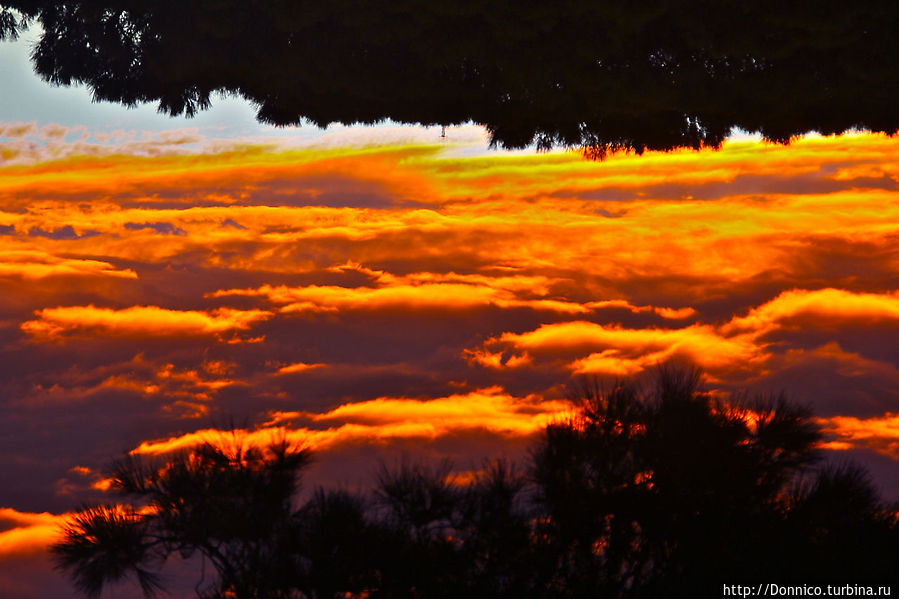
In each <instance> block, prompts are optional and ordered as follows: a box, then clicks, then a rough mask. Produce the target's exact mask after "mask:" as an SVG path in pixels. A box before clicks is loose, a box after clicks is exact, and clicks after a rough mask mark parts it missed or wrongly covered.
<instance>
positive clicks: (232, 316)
mask: <svg viewBox="0 0 899 599" xmlns="http://www.w3.org/2000/svg"><path fill="white" fill-rule="evenodd" d="M35 314H36V315H37V317H38V318H37V319H36V320H29V321H27V322H23V323H22V324H21V328H22V330H23V331H25V332H26V333H28V334H30V335H32V336H34V337H37V338H42V337H58V336H60V335H62V334H63V333H66V332H71V331H78V330H103V331H105V332H108V333H110V334H118V335H149V336H159V335H209V334H220V333H225V332H229V331H239V330H245V329H248V328H250V327H251V326H252V325H253V324H254V323H256V322H259V321H262V320H266V319H267V318H269V317H271V315H272V314H271V312H267V311H264V310H234V309H231V308H218V309H215V310H209V311H197V310H169V309H166V308H160V307H158V306H132V307H130V308H124V309H122V310H114V309H111V308H97V307H95V306H93V305H88V306H67V307H59V308H44V309H43V310H38V311H36V312H35Z"/></svg>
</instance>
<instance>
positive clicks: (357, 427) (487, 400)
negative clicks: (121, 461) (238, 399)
mask: <svg viewBox="0 0 899 599" xmlns="http://www.w3.org/2000/svg"><path fill="white" fill-rule="evenodd" d="M571 414H572V407H571V404H569V403H568V402H567V401H562V400H550V401H545V400H541V398H539V397H536V396H532V397H525V398H516V397H512V396H510V395H509V394H507V393H504V392H503V391H502V389H501V388H499V387H491V388H487V389H479V390H477V391H473V392H470V393H466V394H464V395H451V396H448V397H441V398H435V399H423V400H418V399H409V398H386V397H379V398H377V399H373V400H369V401H362V402H354V403H348V404H343V405H341V406H338V407H336V408H334V409H333V410H329V411H327V412H324V413H311V412H275V413H273V414H271V418H270V420H269V421H268V423H267V426H264V427H262V428H259V429H256V430H252V431H248V430H240V431H237V434H238V435H239V436H240V438H242V439H243V440H244V441H246V442H247V443H251V444H262V445H264V444H267V443H270V442H272V441H277V440H279V439H283V440H286V441H288V442H291V443H294V444H296V445H298V446H302V447H307V448H310V449H314V450H319V451H321V450H326V449H330V448H331V447H333V446H335V445H342V444H347V443H373V442H374V443H377V442H385V441H389V440H390V439H393V438H409V437H424V438H431V439H434V438H437V437H441V436H445V435H450V434H458V433H459V432H465V431H471V430H486V431H489V432H492V433H494V434H499V435H508V436H522V435H531V434H534V433H536V432H537V431H539V430H542V429H543V428H545V427H546V425H547V424H549V423H550V422H553V421H557V420H559V419H562V418H565V417H569V416H571ZM290 420H301V421H302V420H306V421H309V422H313V423H334V426H331V427H329V428H325V429H321V428H311V427H296V428H294V427H289V428H288V427H284V426H273V425H276V424H278V423H283V422H285V421H290ZM228 434H230V433H223V432H222V431H217V430H208V429H207V430H200V431H196V432H193V433H188V434H186V435H181V436H178V437H171V438H168V439H163V440H159V441H149V442H145V443H142V444H141V445H140V446H139V447H137V448H136V449H135V450H134V453H140V454H161V453H169V452H172V451H178V450H182V449H186V448H189V447H191V446H194V445H197V444H199V443H203V442H206V441H217V440H221V439H222V438H227V435H228Z"/></svg>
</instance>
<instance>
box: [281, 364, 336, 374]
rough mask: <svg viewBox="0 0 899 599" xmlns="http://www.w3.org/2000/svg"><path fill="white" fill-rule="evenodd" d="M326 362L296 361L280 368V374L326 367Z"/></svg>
mask: <svg viewBox="0 0 899 599" xmlns="http://www.w3.org/2000/svg"><path fill="white" fill-rule="evenodd" d="M324 367H325V364H306V363H304V362H296V363H294V364H288V365H287V366H282V367H281V368H279V369H278V374H296V373H297V372H306V371H307V370H315V369H316V368H324Z"/></svg>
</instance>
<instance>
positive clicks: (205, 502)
mask: <svg viewBox="0 0 899 599" xmlns="http://www.w3.org/2000/svg"><path fill="white" fill-rule="evenodd" d="M308 462H309V454H308V453H307V452H306V451H301V450H294V449H292V448H291V447H289V446H288V445H287V444H285V443H281V444H273V445H270V446H268V447H266V448H259V447H252V446H246V445H244V444H243V443H242V442H241V441H240V440H238V439H236V438H233V439H230V440H229V439H227V438H226V439H223V442H222V443H220V444H217V445H212V444H209V443H207V444H204V445H201V446H199V447H197V448H195V449H194V450H192V451H190V452H188V453H183V454H181V455H178V456H175V457H173V458H170V459H169V460H168V461H166V462H165V463H146V462H145V461H143V460H141V459H138V458H136V457H133V456H128V457H126V458H124V459H122V460H120V461H119V462H117V463H116V464H115V466H114V472H113V477H112V479H113V481H112V489H113V490H114V491H116V492H117V493H118V494H119V495H120V496H122V497H123V498H127V499H130V500H132V501H133V502H134V505H131V506H126V507H122V506H117V505H107V506H100V507H97V508H88V509H86V510H84V511H83V512H81V513H80V514H79V515H78V516H76V517H75V519H74V520H73V521H72V522H70V524H69V525H68V527H67V528H66V529H65V537H64V540H63V541H62V542H61V543H59V544H57V545H55V546H54V548H53V551H54V552H55V553H56V555H57V557H58V563H59V565H60V566H61V567H62V568H64V569H67V570H69V571H70V572H71V574H72V578H73V580H74V581H75V584H76V587H77V588H78V589H79V590H81V591H83V592H85V593H86V594H87V595H88V596H99V594H100V592H101V591H102V589H103V587H104V585H105V584H106V583H108V582H115V581H118V580H121V579H122V578H124V577H126V576H128V575H134V576H136V577H137V579H138V581H139V582H140V584H141V587H142V588H143V590H144V591H145V593H147V594H152V593H153V591H155V590H156V589H158V587H159V584H158V577H157V576H156V573H155V571H154V570H156V569H158V567H159V566H161V565H162V563H163V562H164V561H165V560H166V559H168V558H169V557H170V556H173V555H178V556H180V557H181V558H184V559H187V558H190V557H192V556H194V555H195V554H196V555H198V556H199V557H200V559H202V560H203V563H204V565H205V563H206V562H208V563H210V564H211V565H212V566H213V567H214V569H215V571H216V573H217V574H218V580H216V581H214V582H212V583H210V584H209V585H207V586H205V587H204V586H203V585H204V581H202V580H201V581H200V582H199V583H198V586H197V594H198V596H200V597H208V598H210V599H212V598H219V597H231V596H235V597H240V598H245V599H250V598H262V597H271V598H275V599H276V598H278V597H289V596H290V589H291V588H293V587H294V586H295V578H296V572H297V571H298V563H297V560H298V552H297V550H296V546H297V545H296V544H297V534H296V531H295V530H294V528H293V520H292V515H293V511H294V508H293V505H292V501H293V499H294V496H295V494H296V491H297V484H298V479H297V476H298V474H299V473H300V471H301V470H302V469H303V468H304V467H305V466H306V465H307V464H308Z"/></svg>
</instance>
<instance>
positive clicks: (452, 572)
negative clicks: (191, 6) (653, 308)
mask: <svg viewBox="0 0 899 599" xmlns="http://www.w3.org/2000/svg"><path fill="white" fill-rule="evenodd" d="M700 380H701V377H700V373H699V372H698V371H696V370H692V369H689V368H687V369H684V368H672V367H665V366H662V367H660V369H659V372H658V377H657V380H656V383H655V385H654V386H651V387H649V388H648V389H641V388H639V387H637V386H636V385H635V384H632V383H627V382H625V383H621V384H618V385H615V386H612V387H610V388H609V389H604V388H603V387H602V386H601V385H599V384H598V383H597V382H596V381H587V382H586V383H585V384H584V385H583V386H582V387H581V388H579V389H578V390H577V391H576V393H575V394H574V396H573V399H574V400H575V401H576V402H577V405H578V406H579V408H580V409H579V410H578V413H577V416H576V417H574V418H572V419H571V420H570V421H566V422H559V423H556V424H552V425H550V426H548V427H547V428H546V430H545V431H544V433H543V434H542V435H541V437H540V439H539V440H538V441H537V442H536V444H535V445H534V446H533V448H532V451H531V456H530V467H529V469H528V470H527V471H526V472H522V471H519V470H518V469H517V468H516V467H515V465H514V464H511V463H509V462H507V461H504V460H497V461H494V462H490V463H487V464H485V465H484V467H483V469H482V470H480V471H479V472H477V473H476V474H475V475H474V476H473V477H467V478H462V477H460V475H458V474H456V473H454V471H453V467H452V464H450V463H449V462H446V461H444V462H440V463H437V464H432V465H426V464H421V463H414V462H410V461H408V460H407V461H403V462H401V463H400V464H398V465H396V466H394V467H388V466H383V465H382V466H381V468H380V469H379V470H378V472H377V473H376V477H375V478H376V482H375V487H374V489H373V491H372V492H371V493H369V494H360V493H351V492H349V491H346V490H342V489H332V490H325V489H317V490H315V491H314V492H313V493H312V494H311V495H310V496H309V498H308V499H307V500H306V501H305V502H304V503H303V504H302V505H300V506H299V507H296V506H294V502H295V501H296V500H297V498H296V491H297V486H296V476H297V474H298V473H299V472H300V471H301V470H302V468H303V467H304V466H305V465H306V464H307V463H308V455H307V454H306V453H305V452H302V451H294V450H291V449H290V448H288V447H287V446H285V445H283V444H281V445H275V446H272V447H269V448H267V449H260V448H253V447H245V446H242V445H241V444H240V443H237V442H236V441H233V442H232V443H230V444H229V445H225V446H222V447H216V446H212V445H204V446H201V447H199V448H197V449H195V450H193V451H191V452H189V453H186V454H183V455H180V456H177V457H175V458H173V459H171V460H170V461H168V462H166V463H164V464H152V465H147V464H144V463H143V462H141V461H137V460H135V459H132V458H128V459H125V460H123V461H120V462H118V464H117V466H116V469H115V476H114V480H115V483H114V488H115V489H116V490H118V491H119V493H121V494H123V495H125V496H127V497H130V498H132V499H133V500H135V505H131V506H101V507H96V508H86V509H85V510H84V511H82V512H81V513H79V514H78V515H77V516H76V517H75V518H74V519H73V520H72V521H71V522H70V523H69V525H68V527H67V529H66V537H65V539H64V541H62V542H61V543H60V544H58V545H57V546H56V547H55V549H54V551H55V552H56V555H57V559H58V563H59V565H60V566H61V567H63V568H65V569H67V570H68V571H69V572H70V573H71V575H72V579H73V582H74V583H75V586H76V588H78V589H79V590H80V591H82V592H84V593H86V594H88V595H93V596H96V595H98V594H99V593H100V591H101V590H102V588H103V586H104V585H105V583H107V582H112V581H116V580H120V579H122V578H124V577H126V576H129V575H132V576H134V577H136V579H137V581H138V582H139V584H140V585H141V587H142V588H143V590H144V592H145V594H147V595H148V596H149V595H152V594H154V593H155V592H156V591H157V590H159V588H160V586H159V578H158V573H159V568H160V566H161V565H162V562H163V561H164V560H165V559H166V558H168V557H169V556H172V555H176V554H178V555H181V556H182V557H189V556H191V555H192V554H194V553H199V554H200V555H202V556H203V557H204V559H205V560H207V561H208V562H210V563H212V564H213V565H214V567H215V570H216V572H217V575H218V579H217V580H216V581H214V582H212V583H207V586H206V587H203V586H202V584H200V585H198V587H197V588H198V596H201V597H226V596H227V597H237V598H241V599H242V598H257V597H274V598H277V597H283V598H287V597H305V598H309V599H313V598H314V599H325V598H327V599H332V598H337V597H348V596H350V597H370V598H373V599H374V598H385V599H386V598H400V597H403V598H421V599H424V598H450V597H497V598H512V597H536V598H541V597H542V598H581V597H583V598H586V597H609V598H629V599H643V598H653V597H660V596H666V597H668V596H675V597H679V596H721V593H722V585H724V584H750V583H751V584H757V583H768V582H776V583H778V584H790V583H793V584H826V583H832V584H846V583H850V584H872V585H884V584H897V583H899V573H897V571H896V563H897V559H899V521H897V513H899V512H897V507H896V506H890V505H886V504H884V502H883V501H882V499H881V498H880V497H879V494H878V492H877V490H876V488H875V487H874V485H873V483H872V481H871V480H870V477H869V475H868V474H867V472H866V471H864V470H863V469H861V468H859V467H858V466H854V465H852V464H843V465H833V464H824V465H823V466H822V465H821V464H820V458H821V456H820V452H819V450H818V449H817V446H818V444H819V441H820V440H821V432H820V430H819V428H818V426H817V425H816V424H815V423H814V420H813V418H812V417H811V414H810V412H809V411H808V410H806V409H804V408H801V407H797V406H796V405H794V404H791V403H790V402H788V401H786V400H785V399H784V398H783V397H782V396H772V397H760V398H749V397H746V396H739V395H738V396H736V397H731V398H730V399H728V400H724V399H722V398H719V397H717V396H715V395H713V394H710V393H707V392H705V391H703V389H702V387H701V384H700Z"/></svg>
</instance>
